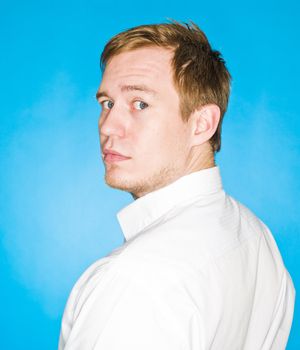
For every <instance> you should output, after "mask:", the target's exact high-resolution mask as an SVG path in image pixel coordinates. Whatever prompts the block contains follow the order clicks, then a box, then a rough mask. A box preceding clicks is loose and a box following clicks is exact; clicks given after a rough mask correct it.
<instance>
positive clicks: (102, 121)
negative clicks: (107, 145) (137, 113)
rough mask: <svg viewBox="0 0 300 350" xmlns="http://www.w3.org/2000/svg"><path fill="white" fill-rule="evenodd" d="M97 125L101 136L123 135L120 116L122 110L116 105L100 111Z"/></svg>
mask: <svg viewBox="0 0 300 350" xmlns="http://www.w3.org/2000/svg"><path fill="white" fill-rule="evenodd" d="M98 125H99V133H100V135H101V136H106V137H111V136H116V137H123V136H124V135H125V125H124V118H122V111H121V110H120V108H118V106H117V105H114V106H113V107H112V109H110V110H108V111H103V112H102V113H101V115H100V118H99V124H98Z"/></svg>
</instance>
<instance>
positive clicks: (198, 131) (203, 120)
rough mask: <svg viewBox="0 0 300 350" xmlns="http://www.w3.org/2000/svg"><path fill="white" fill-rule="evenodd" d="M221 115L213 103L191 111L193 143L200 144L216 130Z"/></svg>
mask: <svg viewBox="0 0 300 350" xmlns="http://www.w3.org/2000/svg"><path fill="white" fill-rule="evenodd" d="M220 117H221V112H220V108H219V107H218V106H217V105H215V104H210V105H205V106H203V107H201V108H199V109H198V110H196V111H195V112H194V113H193V116H192V118H193V121H192V122H193V130H194V131H193V141H194V142H193V143H194V145H195V146H196V145H200V144H203V143H204V142H206V141H208V140H209V139H210V138H211V137H212V136H213V135H214V133H215V132H216V130H217V127H218V125H219V121H220Z"/></svg>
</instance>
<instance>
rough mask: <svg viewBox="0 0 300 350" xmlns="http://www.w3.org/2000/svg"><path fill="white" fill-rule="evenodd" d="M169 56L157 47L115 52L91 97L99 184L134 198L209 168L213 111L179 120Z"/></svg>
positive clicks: (215, 121) (215, 117)
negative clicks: (100, 164) (95, 107)
mask: <svg viewBox="0 0 300 350" xmlns="http://www.w3.org/2000/svg"><path fill="white" fill-rule="evenodd" d="M172 56H173V53H172V51H171V50H168V49H164V48H159V47H146V48H140V49H136V50H133V51H129V52H123V53H120V54H118V55H116V56H114V57H113V58H112V59H111V60H110V61H109V62H108V64H107V66H106V69H105V72H104V75H103V79H102V82H101V84H100V87H99V89H98V92H97V99H98V101H99V103H100V104H101V106H102V112H101V115H100V118H99V134H100V143H101V149H102V157H103V161H104V164H105V181H106V183H107V184H108V185H109V186H111V187H114V188H118V189H121V190H124V191H127V192H130V193H131V194H132V195H133V196H134V198H138V197H141V196H144V195H146V194H147V193H150V192H152V191H155V190H157V189H159V188H161V187H164V186H166V185H168V184H170V183H172V182H173V181H175V180H177V179H178V178H180V177H182V176H184V175H187V174H189V173H191V172H194V171H198V170H201V169H205V168H208V167H211V166H214V155H213V152H212V150H211V146H210V145H209V142H208V140H209V139H210V137H211V136H212V135H213V133H214V132H215V130H216V128H217V125H218V122H219V117H220V111H219V108H218V107H217V106H216V105H206V106H202V107H201V108H199V109H198V110H196V111H195V112H193V113H192V115H191V116H190V118H189V119H188V121H187V122H185V121H183V120H182V117H181V113H180V107H179V95H178V92H177V91H176V88H175V86H174V82H173V73H172V68H171V59H172ZM116 153H118V154H116Z"/></svg>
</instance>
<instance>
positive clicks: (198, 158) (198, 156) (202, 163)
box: [131, 143, 215, 200]
mask: <svg viewBox="0 0 300 350" xmlns="http://www.w3.org/2000/svg"><path fill="white" fill-rule="evenodd" d="M214 166H215V159H214V153H213V150H212V148H211V146H210V145H209V144H208V143H207V144H204V145H201V146H197V147H195V148H194V149H193V150H191V153H190V155H189V157H188V159H187V161H186V163H185V164H184V166H183V170H182V171H178V172H176V173H170V174H168V175H169V176H166V174H164V175H165V176H161V177H160V179H161V178H164V179H165V181H159V182H158V183H155V181H154V182H152V183H151V185H152V186H151V188H147V189H145V188H143V191H137V192H136V193H132V192H131V195H132V197H133V199H134V200H136V199H138V198H140V197H143V196H144V195H146V194H147V193H150V192H153V191H155V190H158V189H160V188H162V187H165V186H167V185H169V184H171V183H172V182H174V181H176V180H178V179H179V178H181V177H183V176H186V175H189V174H191V173H194V172H196V171H200V170H204V169H208V168H212V167H214Z"/></svg>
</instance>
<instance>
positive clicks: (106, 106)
mask: <svg viewBox="0 0 300 350" xmlns="http://www.w3.org/2000/svg"><path fill="white" fill-rule="evenodd" d="M101 105H102V107H103V109H112V108H113V106H114V103H113V102H112V101H110V100H105V101H103V102H101Z"/></svg>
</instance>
